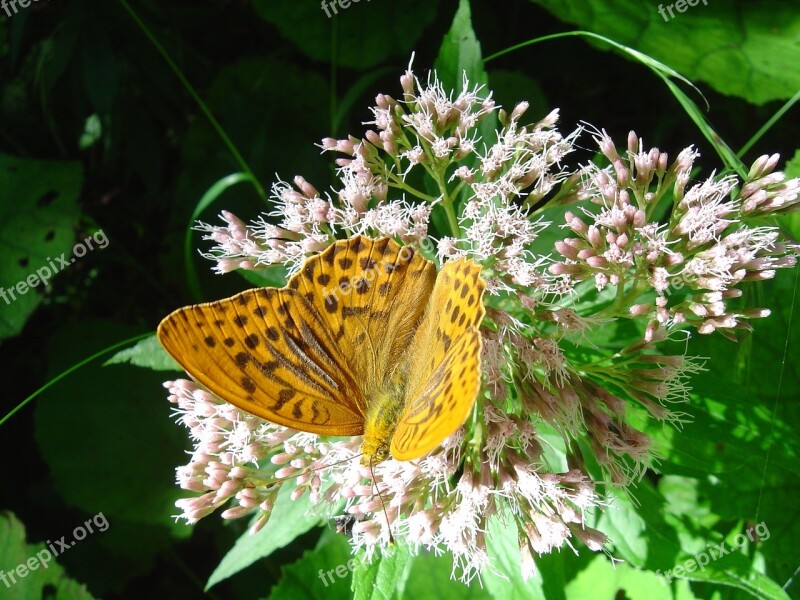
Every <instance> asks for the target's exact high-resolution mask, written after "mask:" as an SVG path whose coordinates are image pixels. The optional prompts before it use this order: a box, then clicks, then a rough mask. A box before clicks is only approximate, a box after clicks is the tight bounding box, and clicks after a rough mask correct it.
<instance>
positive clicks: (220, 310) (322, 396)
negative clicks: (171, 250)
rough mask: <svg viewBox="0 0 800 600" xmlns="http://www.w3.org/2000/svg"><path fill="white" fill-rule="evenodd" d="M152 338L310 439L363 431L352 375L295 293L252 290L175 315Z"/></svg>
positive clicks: (214, 383) (219, 387) (243, 401)
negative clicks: (316, 435)
mask: <svg viewBox="0 0 800 600" xmlns="http://www.w3.org/2000/svg"><path fill="white" fill-rule="evenodd" d="M158 337H159V340H160V341H161V344H162V345H163V346H164V348H165V349H166V350H167V352H169V354H170V355H172V357H173V358H175V360H176V361H177V362H178V363H179V364H180V365H181V366H182V367H183V368H184V369H185V370H186V372H187V373H189V374H190V375H191V376H192V377H194V378H195V379H196V380H197V381H199V382H200V383H202V384H203V385H205V386H206V387H207V388H208V389H209V390H211V391H212V392H213V393H214V394H216V395H217V396H219V397H220V398H222V399H223V400H226V401H228V402H230V403H231V404H233V405H235V406H237V407H239V408H241V409H243V410H246V411H247V412H250V413H252V414H255V415H257V416H259V417H262V418H264V419H266V420H268V421H271V422H274V423H277V424H279V425H284V426H286V427H292V428H295V429H299V430H302V431H308V432H310V433H318V434H327V435H359V434H361V433H363V428H364V417H363V414H364V411H365V406H366V401H365V399H364V397H363V395H362V394H361V392H360V389H359V386H358V385H357V382H356V378H355V375H354V374H353V373H351V372H350V370H349V368H348V365H347V363H346V361H345V360H343V356H342V354H341V352H340V350H339V348H338V347H337V345H336V343H335V341H334V340H333V338H332V336H331V333H330V332H329V331H328V330H327V329H326V326H325V324H324V323H323V322H322V321H320V318H319V315H317V314H316V311H315V310H314V309H312V308H311V307H310V306H309V305H308V303H307V302H306V300H305V299H304V298H302V297H301V296H300V295H299V294H298V293H297V292H295V291H292V290H286V289H275V288H260V289H253V290H247V291H245V292H242V293H240V294H237V295H236V296H233V297H232V298H228V299H225V300H220V301H218V302H210V303H206V304H199V305H195V306H188V307H186V308H182V309H179V310H177V311H175V312H173V313H172V314H170V315H169V316H167V317H166V318H165V319H164V320H163V321H162V322H161V324H160V325H159V328H158Z"/></svg>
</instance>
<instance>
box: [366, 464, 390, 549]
mask: <svg viewBox="0 0 800 600" xmlns="http://www.w3.org/2000/svg"><path fill="white" fill-rule="evenodd" d="M369 472H370V475H372V483H374V484H375V491H376V492H378V499H379V500H380V501H381V508H383V516H384V517H386V527H387V528H388V530H389V545H390V546H394V536H393V535H392V524H391V523H389V513H387V512H386V503H385V502H384V501H383V494H381V488H380V486H379V485H378V481H377V480H376V479H375V471H373V470H372V459H370V461H369Z"/></svg>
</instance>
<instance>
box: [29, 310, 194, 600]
mask: <svg viewBox="0 0 800 600" xmlns="http://www.w3.org/2000/svg"><path fill="white" fill-rule="evenodd" d="M131 333H132V332H131V330H130V329H127V328H123V327H121V326H119V325H117V324H115V323H112V322H108V321H100V320H97V321H83V322H80V323H78V324H71V325H67V326H65V327H63V328H62V329H60V330H59V331H57V332H56V333H55V334H54V335H53V336H52V337H51V339H50V340H49V343H48V346H47V351H46V357H47V363H48V375H49V376H50V377H53V376H55V375H56V374H58V373H60V372H61V371H63V370H64V369H66V368H67V367H69V366H71V365H72V364H73V363H75V362H76V361H77V359H78V358H81V357H83V356H88V355H91V354H92V353H93V352H94V351H96V350H99V349H101V348H104V347H107V346H109V345H111V343H113V342H116V341H119V340H120V339H125V338H126V337H130V335H131ZM163 380H164V376H163V375H162V374H160V373H156V372H150V371H146V370H143V369H140V368H137V367H134V366H131V365H113V366H109V367H103V366H101V365H100V363H99V361H98V362H95V363H90V364H89V365H86V366H84V367H83V368H81V369H79V370H77V371H75V372H74V373H72V374H71V375H70V376H69V377H67V378H65V379H63V380H61V381H59V382H58V383H57V384H56V385H54V386H53V387H51V388H49V389H48V390H47V391H45V392H44V393H42V395H41V396H40V397H39V398H38V399H37V400H36V407H35V413H34V418H35V436H36V441H37V443H38V446H39V449H40V452H41V454H42V456H43V458H44V460H45V461H46V462H47V463H48V465H49V467H50V473H51V475H52V478H53V480H54V485H55V487H56V489H57V490H58V492H59V494H60V496H61V499H62V500H61V501H62V502H63V501H66V503H67V504H69V505H71V506H75V507H78V508H80V509H82V510H83V511H85V512H87V513H89V514H97V513H99V512H102V513H103V514H104V515H105V517H106V518H107V519H108V521H109V523H110V524H111V525H110V527H109V529H108V531H107V532H105V533H104V534H103V535H102V536H98V537H97V539H96V541H97V543H98V544H101V545H102V546H103V547H104V548H105V552H104V553H102V554H100V555H99V556H98V557H97V561H98V562H99V563H100V564H108V566H109V567H110V566H111V564H115V563H119V564H118V565H117V566H115V567H114V569H113V570H112V569H110V568H109V569H99V574H97V576H96V577H93V579H94V580H97V579H104V580H105V585H107V586H108V587H109V589H114V587H115V586H119V585H123V584H124V582H125V580H126V578H130V577H132V576H133V575H135V574H137V573H139V572H142V571H143V570H145V569H147V568H149V566H150V562H151V561H152V559H153V557H154V556H155V554H157V553H158V552H159V551H160V550H161V549H162V548H164V547H165V546H166V545H169V544H171V543H173V541H174V540H175V538H176V537H178V538H179V537H183V536H186V535H188V534H189V533H190V532H191V527H188V526H187V525H186V524H185V523H182V522H180V523H176V522H175V519H174V515H175V514H176V513H177V512H178V511H177V509H176V508H175V501H176V500H177V499H178V498H181V497H185V496H186V495H187V493H188V492H184V491H182V490H180V489H179V488H178V487H177V486H176V485H175V473H174V469H175V467H177V466H179V465H182V464H185V462H186V460H187V459H186V455H185V453H184V450H185V449H186V448H187V447H188V435H187V433H186V431H185V430H184V429H183V428H182V427H180V426H178V425H176V424H175V423H174V421H173V419H171V418H170V412H171V410H172V407H171V405H170V404H169V402H167V399H166V390H164V388H163V386H162V382H163ZM93 541H94V540H93ZM110 556H114V557H116V560H114V561H111V560H109V557H110ZM90 565H91V563H89V562H88V561H86V562H84V563H83V564H81V565H80V566H81V568H90Z"/></svg>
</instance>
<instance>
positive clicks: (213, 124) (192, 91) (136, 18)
mask: <svg viewBox="0 0 800 600" xmlns="http://www.w3.org/2000/svg"><path fill="white" fill-rule="evenodd" d="M119 2H120V4H122V7H123V8H124V9H125V10H126V11H127V13H128V14H129V15H130V17H131V19H133V21H134V22H135V23H136V25H138V26H139V29H141V30H142V33H144V35H145V37H147V39H148V40H149V41H150V43H151V44H153V47H154V48H155V49H156V50H157V51H158V53H159V54H160V55H161V56H162V58H163V59H164V60H165V61H166V63H167V65H168V66H169V68H170V69H171V70H172V72H173V73H175V76H176V77H177V78H178V80H179V81H180V82H181V85H183V87H184V88H185V89H186V91H187V92H189V95H190V96H191V97H192V99H193V100H194V101H195V102H196V103H197V106H199V107H200V110H201V111H202V112H203V114H204V115H205V116H206V118H207V119H208V122H209V123H211V127H213V128H214V131H216V132H217V135H218V136H219V137H220V139H221V140H222V143H223V144H225V146H226V147H227V148H228V150H229V151H230V153H231V154H232V155H233V158H234V160H235V161H236V162H237V163H238V164H239V167H240V168H241V169H242V171H244V172H245V173H247V174H248V175H249V176H250V179H251V181H252V183H253V186H254V187H255V188H256V191H257V192H258V195H259V197H261V198H265V197H266V195H265V193H264V188H263V187H262V186H261V184H260V183H259V181H258V179H256V176H255V175H254V174H253V171H252V170H251V169H250V166H249V165H248V164H247V162H246V161H245V159H244V157H243V156H242V155H241V154H240V153H239V150H237V149H236V146H235V145H234V144H233V141H232V140H231V138H230V137H228V134H227V133H226V132H225V130H224V129H223V128H222V125H220V124H219V121H217V119H216V117H214V114H213V113H212V112H211V110H210V109H209V108H208V105H207V104H206V103H205V102H204V101H203V99H202V98H201V97H200V94H198V93H197V91H196V90H195V89H194V87H193V86H192V84H191V83H189V80H188V79H186V76H185V75H184V74H183V71H181V69H180V67H178V65H177V64H175V61H173V60H172V58H171V57H170V55H169V54H168V53H167V51H166V50H165V49H164V46H162V45H161V43H160V42H159V41H158V40H157V39H156V37H155V35H153V32H152V31H150V29H149V28H148V27H147V25H146V24H145V23H144V21H142V19H141V18H140V17H139V15H138V14H137V13H136V11H134V10H133V8H131V6H130V4H128V2H126V0H119Z"/></svg>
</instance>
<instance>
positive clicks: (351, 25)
mask: <svg viewBox="0 0 800 600" xmlns="http://www.w3.org/2000/svg"><path fill="white" fill-rule="evenodd" d="M253 4H254V5H255V7H256V10H257V11H258V14H260V15H261V16H262V17H263V18H264V19H266V20H267V21H269V22H270V23H272V24H274V25H275V26H276V27H277V28H278V30H279V31H280V32H281V34H282V35H283V36H285V37H286V38H288V39H289V40H291V41H292V42H293V43H294V44H295V45H297V47H298V48H300V50H301V51H302V52H303V53H304V54H305V55H306V56H308V57H309V58H312V59H314V60H319V61H330V62H335V63H337V64H339V65H341V66H344V67H351V68H354V69H364V68H368V67H371V66H374V65H378V64H380V63H383V62H385V61H386V59H388V58H389V57H393V56H394V57H397V56H399V57H401V58H403V59H407V57H408V55H409V54H410V53H411V51H412V49H413V48H414V45H415V44H416V43H417V40H419V38H420V37H421V36H422V33H423V32H424V31H425V27H426V26H427V25H428V24H429V23H431V21H433V19H434V18H435V17H436V8H437V4H438V0H403V2H395V1H394V0H363V1H361V2H359V1H358V0H350V1H348V0H338V1H337V0H334V1H333V2H323V3H322V4H320V3H319V2H308V1H305V2H296V1H294V0H254V2H253ZM323 5H324V6H326V7H328V10H327V13H326V11H325V9H324V8H323ZM343 6H345V7H346V8H342V7H343ZM334 11H336V12H335V13H334Z"/></svg>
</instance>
